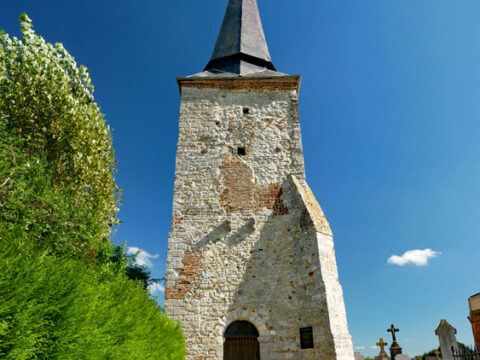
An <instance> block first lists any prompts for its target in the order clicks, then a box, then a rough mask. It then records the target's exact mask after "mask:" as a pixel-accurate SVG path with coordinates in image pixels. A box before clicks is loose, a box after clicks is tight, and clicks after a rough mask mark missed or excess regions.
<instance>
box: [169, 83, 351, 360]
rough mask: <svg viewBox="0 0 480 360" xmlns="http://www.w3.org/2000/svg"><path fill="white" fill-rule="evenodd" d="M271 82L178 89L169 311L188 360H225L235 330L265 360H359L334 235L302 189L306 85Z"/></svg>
mask: <svg viewBox="0 0 480 360" xmlns="http://www.w3.org/2000/svg"><path fill="white" fill-rule="evenodd" d="M270 80H271V79H246V78H242V79H239V80H238V83H236V82H235V80H232V79H229V80H225V81H227V82H229V83H230V86H225V83H222V82H221V80H216V82H220V84H219V86H215V85H214V84H213V83H212V82H208V81H207V83H208V84H209V86H205V83H206V81H205V80H199V81H198V85H199V86H198V87H196V86H195V85H196V81H192V80H190V81H188V86H182V82H181V81H180V85H181V92H182V102H181V110H180V122H179V140H178V148H177V159H176V174H175V184H174V199H173V217H172V230H171V233H170V237H169V244H168V261H167V273H166V277H167V283H166V289H165V290H166V293H165V308H166V311H167V312H168V314H169V316H170V317H172V318H174V319H177V320H179V321H180V322H181V323H182V324H183V329H184V333H185V338H186V346H187V352H188V355H187V359H188V360H193V359H206V358H208V359H216V360H220V359H223V340H224V339H223V334H224V331H225V329H226V328H227V327H228V325H229V324H231V323H232V322H234V321H236V320H247V321H249V322H251V323H252V324H253V325H255V327H256V328H257V330H258V332H259V334H260V337H259V342H260V352H261V359H262V360H269V359H272V360H273V359H308V360H310V359H312V360H313V359H325V360H328V359H340V360H353V348H352V343H351V338H350V335H349V332H348V327H347V321H346V314H345V307H344V301H343V294H342V289H341V286H340V284H339V282H338V274H337V265H336V260H335V252H334V246H333V237H332V232H331V230H330V227H329V225H328V222H327V220H326V218H325V216H324V214H323V212H322V209H321V208H320V206H319V205H318V203H317V201H316V200H315V197H314V196H313V193H312V192H311V190H310V188H309V187H308V185H307V183H306V181H305V173H304V163H303V152H302V144H301V135H300V124H299V116H298V101H297V100H298V99H297V96H298V83H299V78H295V77H287V78H286V79H284V81H283V82H282V79H280V80H279V79H275V80H271V81H274V82H276V83H281V84H283V85H282V86H279V87H278V88H276V87H275V86H274V85H273V83H272V82H271V81H270ZM285 84H289V85H288V86H285ZM246 109H248V111H247V110H246ZM239 149H244V151H243V150H239ZM243 154H244V155H243ZM309 326H312V327H313V337H314V344H315V347H314V348H313V349H304V350H301V349H300V338H299V329H300V328H302V327H309Z"/></svg>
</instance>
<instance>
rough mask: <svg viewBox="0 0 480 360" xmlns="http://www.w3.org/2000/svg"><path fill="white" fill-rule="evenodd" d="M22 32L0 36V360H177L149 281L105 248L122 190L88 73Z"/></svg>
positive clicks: (28, 29)
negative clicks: (118, 184)
mask: <svg viewBox="0 0 480 360" xmlns="http://www.w3.org/2000/svg"><path fill="white" fill-rule="evenodd" d="M20 22H21V29H22V33H23V39H17V38H15V37H13V38H11V37H10V36H8V35H7V34H5V33H2V34H0V358H1V359H15V360H17V359H18V360H30V359H72V360H74V359H75V360H77V359H95V360H97V359H98V360H102V359H105V360H107V359H108V360H115V359H122V360H123V359H126V360H128V359H131V360H137V359H168V360H177V359H178V360H181V359H183V358H184V356H185V350H184V345H183V337H182V331H181V329H180V327H179V326H178V325H177V324H176V323H175V322H173V321H171V320H169V319H167V317H166V316H165V315H163V314H162V311H161V308H160V307H159V306H158V304H157V303H156V301H155V300H152V299H150V298H149V294H148V292H147V291H145V288H146V286H147V285H148V284H149V283H150V281H151V279H149V273H148V271H146V270H145V269H143V270H142V269H136V267H135V266H134V265H133V264H132V261H131V259H129V258H128V256H126V255H125V251H124V250H123V249H122V248H119V247H117V246H114V245H113V244H112V243H111V241H110V237H111V232H112V226H114V225H115V224H116V223H117V219H116V213H117V211H118V206H119V204H120V190H119V189H118V187H117V185H116V183H115V172H116V164H115V159H114V154H113V148H112V139H111V136H110V130H109V128H108V126H107V125H106V124H105V119H104V116H103V114H102V113H101V112H100V109H99V107H98V106H97V104H96V103H95V102H94V98H93V86H92V84H91V81H90V77H89V75H88V71H87V69H86V68H85V67H82V66H77V65H76V63H75V61H74V59H73V57H72V56H71V55H70V54H69V53H68V52H67V51H66V50H65V49H64V47H63V46H62V45H61V44H56V45H52V44H49V43H47V42H45V40H44V39H43V38H42V37H41V36H39V35H36V34H35V32H34V31H33V28H32V24H31V21H30V19H29V18H28V17H27V16H26V15H22V16H21V17H20ZM129 278H132V279H134V280H135V281H132V280H130V279H129Z"/></svg>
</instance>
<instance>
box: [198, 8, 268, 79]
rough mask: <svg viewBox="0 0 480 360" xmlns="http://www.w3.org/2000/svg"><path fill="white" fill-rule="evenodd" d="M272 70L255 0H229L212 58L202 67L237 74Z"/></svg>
mask: <svg viewBox="0 0 480 360" xmlns="http://www.w3.org/2000/svg"><path fill="white" fill-rule="evenodd" d="M267 69H268V70H274V71H275V67H274V66H273V64H272V59H271V57H270V52H269V51H268V46H267V41H266V40H265V34H264V32H263V26H262V21H261V19H260V13H259V11H258V5H257V0H229V2H228V7H227V12H226V13H225V17H224V19H223V24H222V28H221V30H220V34H219V35H218V39H217V43H216V45H215V50H214V51H213V55H212V59H211V60H210V62H209V63H208V65H207V66H206V68H205V70H209V71H218V72H231V73H236V74H240V75H245V74H249V73H255V72H259V71H263V70H267Z"/></svg>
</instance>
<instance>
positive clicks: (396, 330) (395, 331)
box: [387, 324, 400, 343]
mask: <svg viewBox="0 0 480 360" xmlns="http://www.w3.org/2000/svg"><path fill="white" fill-rule="evenodd" d="M387 331H388V332H389V333H392V338H393V342H394V343H396V342H397V337H396V336H395V333H397V332H399V331H400V330H399V329H395V326H394V325H393V324H392V326H390V329H387Z"/></svg>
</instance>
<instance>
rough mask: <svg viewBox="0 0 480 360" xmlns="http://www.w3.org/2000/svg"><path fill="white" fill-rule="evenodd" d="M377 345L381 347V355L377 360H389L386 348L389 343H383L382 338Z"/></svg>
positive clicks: (376, 357)
mask: <svg viewBox="0 0 480 360" xmlns="http://www.w3.org/2000/svg"><path fill="white" fill-rule="evenodd" d="M376 345H377V346H380V353H379V354H378V355H377V356H375V360H388V355H387V353H386V352H385V346H387V345H388V343H386V342H385V341H383V338H380V341H379V342H378V343H377V344H376Z"/></svg>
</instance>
